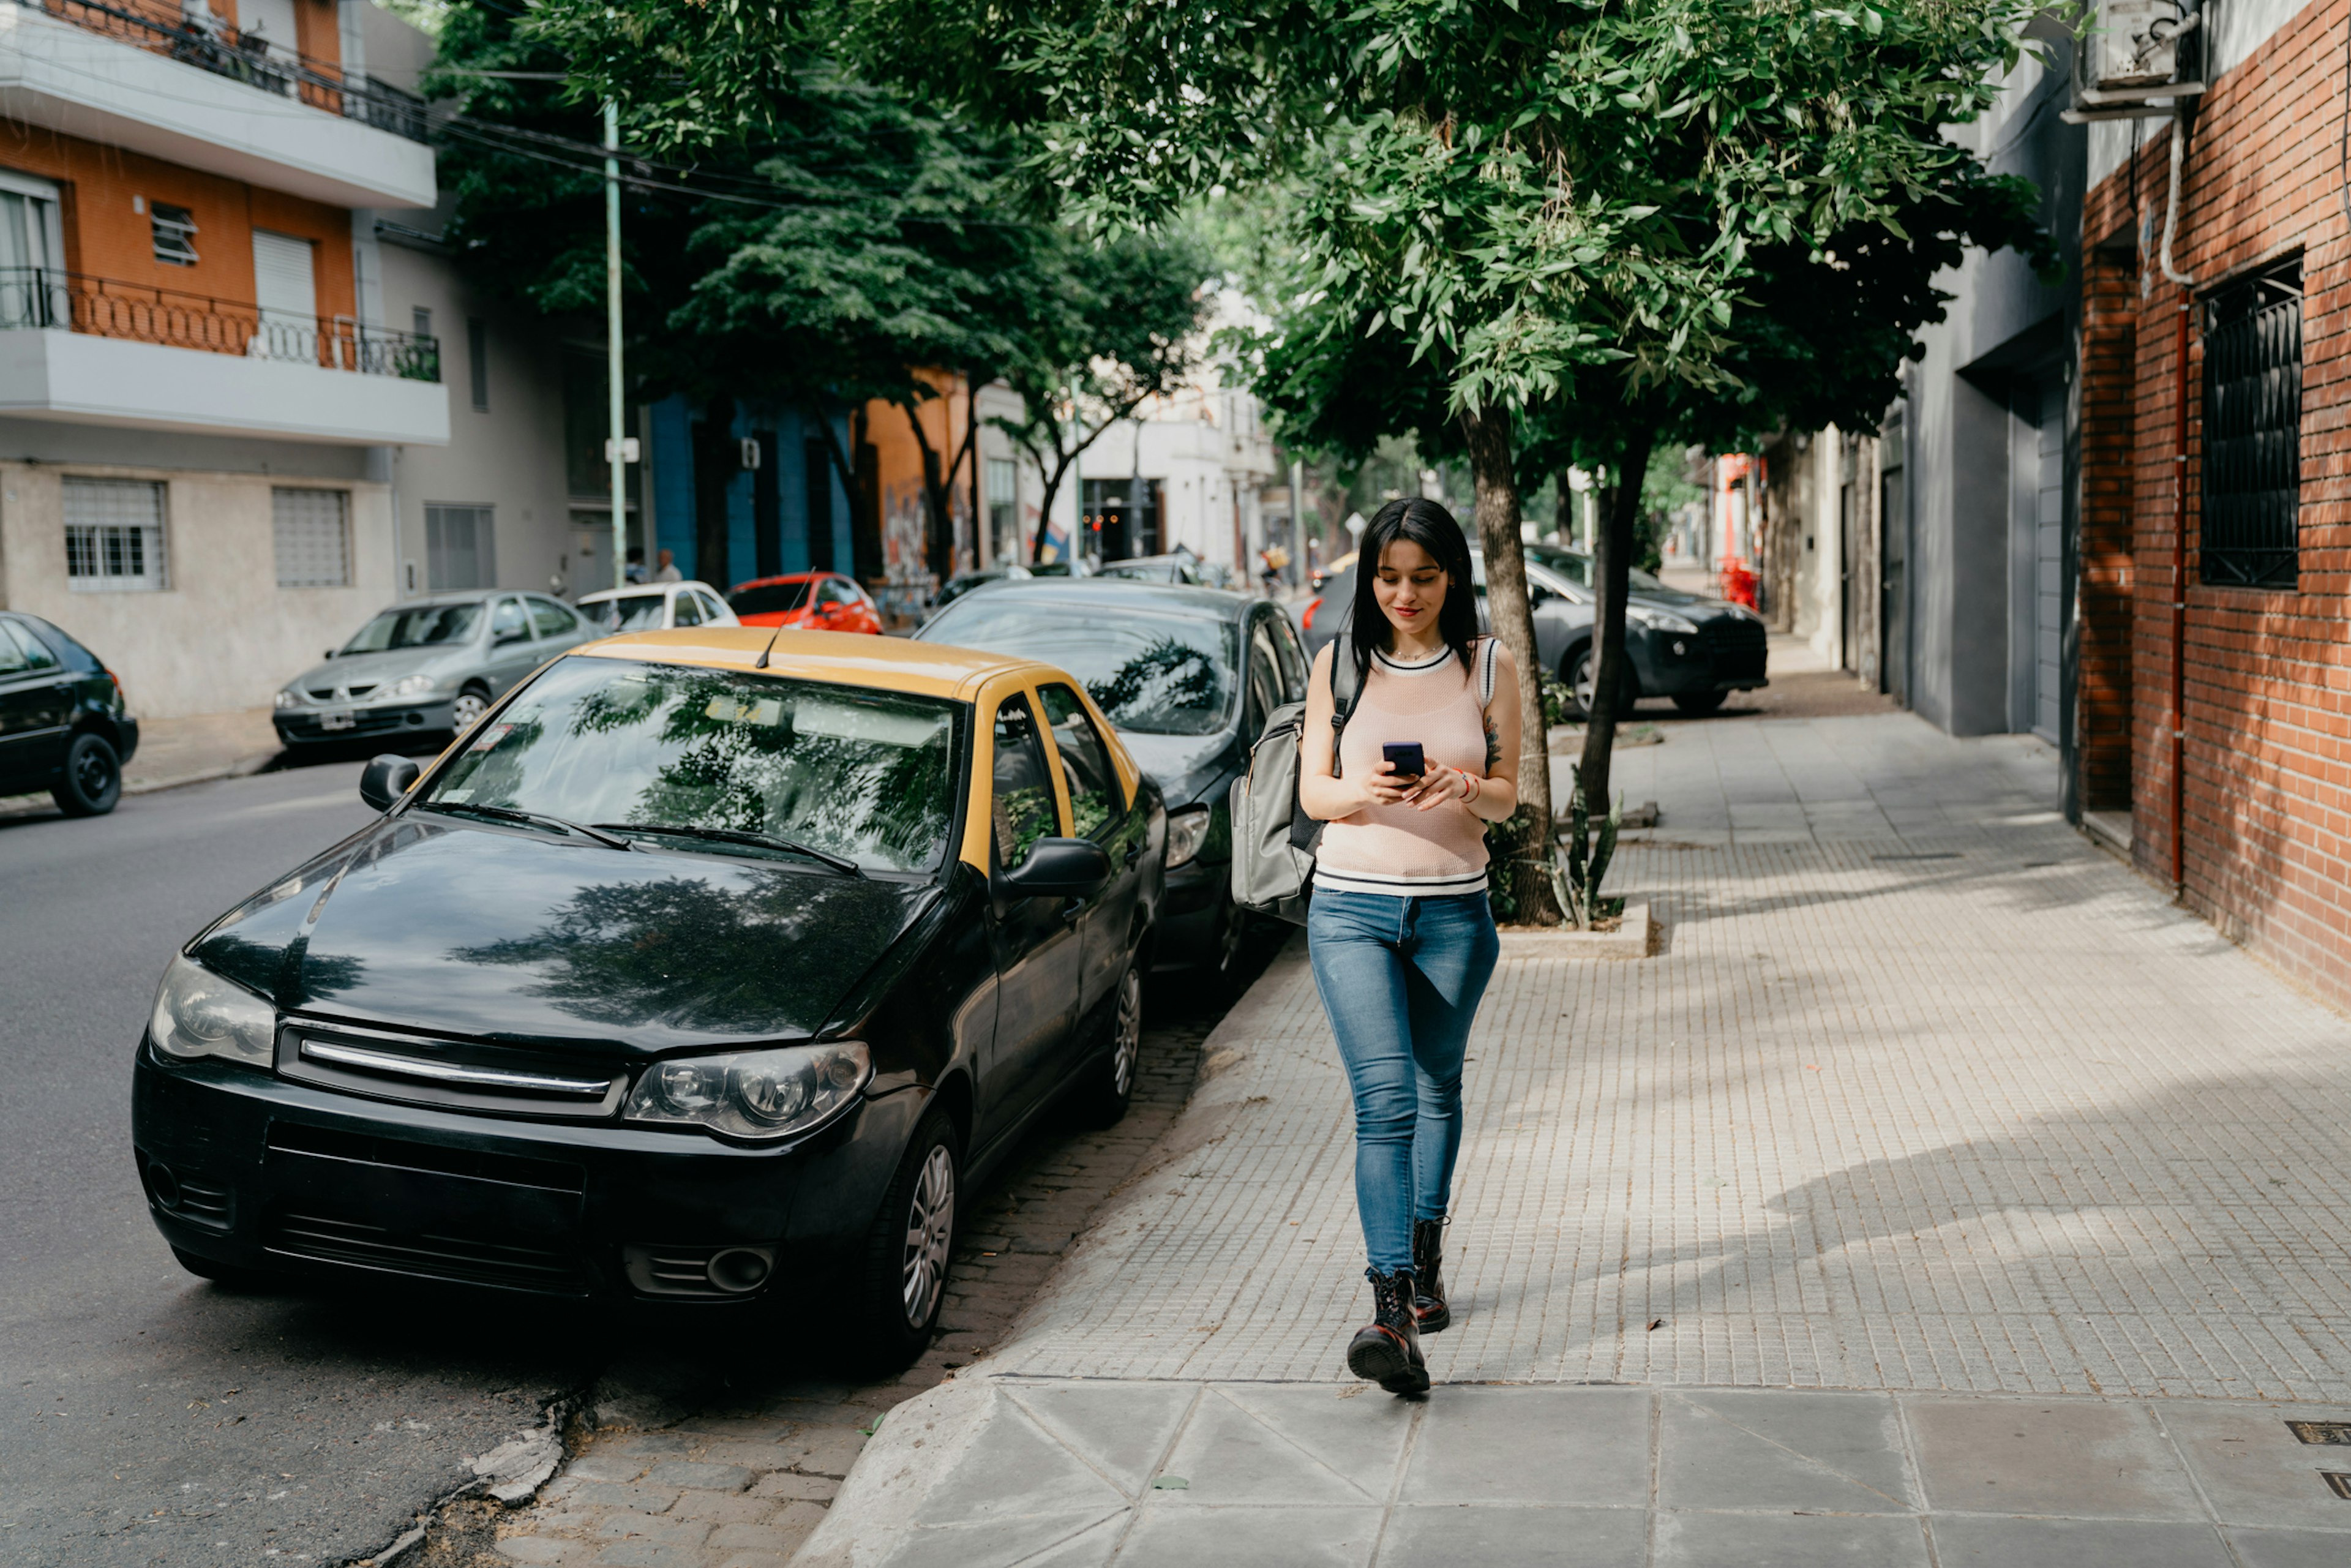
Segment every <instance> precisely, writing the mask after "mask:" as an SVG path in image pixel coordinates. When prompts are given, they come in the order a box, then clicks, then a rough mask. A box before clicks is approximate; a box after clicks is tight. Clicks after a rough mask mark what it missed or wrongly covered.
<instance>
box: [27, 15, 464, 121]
mask: <svg viewBox="0 0 2351 1568" xmlns="http://www.w3.org/2000/svg"><path fill="white" fill-rule="evenodd" d="M16 3H17V4H18V5H22V6H23V7H24V8H25V9H26V10H28V11H38V12H41V13H42V14H44V15H45V16H54V17H56V18H57V20H58V21H60V22H68V23H71V24H72V25H73V26H77V27H80V28H84V29H86V30H88V31H89V32H93V33H101V34H104V35H105V36H106V37H110V38H120V39H121V40H122V41H123V42H124V43H127V44H130V45H131V46H132V47H136V48H141V49H145V50H146V51H148V52H149V53H150V54H157V55H164V56H167V57H170V58H172V59H175V60H179V61H181V62H183V63H184V64H187V65H192V66H194V67H195V68H197V69H199V70H205V71H210V72H212V74H213V75H214V76H221V77H227V78H230V79H231V80H232V81H241V82H243V83H245V84H246V86H247V87H251V88H254V89H258V90H260V91H262V92H266V93H271V94H274V95H275V96H277V97H279V98H292V99H300V100H301V101H302V102H304V103H307V104H308V105H309V106H310V107H311V108H313V109H319V110H325V111H326V112H327V113H329V114H340V115H341V116H342V117H343V118H344V119H346V120H359V121H360V122H361V123H362V124H366V125H371V126H373V127H375V129H377V130H378V131H391V132H392V134H393V135H395V136H404V137H406V138H407V139H408V140H409V141H425V140H427V137H426V124H425V110H424V100H423V99H421V98H418V97H417V96H416V95H415V94H413V93H407V92H402V91H401V90H400V89H398V88H395V87H387V86H385V85H384V84H383V83H381V82H380V81H370V80H369V79H368V78H365V77H362V76H358V75H355V74H352V73H350V72H347V71H345V70H344V69H343V68H342V67H341V66H340V65H338V64H337V63H335V62H334V61H332V60H319V59H312V58H311V57H308V56H307V55H298V54H296V53H294V52H293V50H292V48H291V47H290V46H287V45H281V43H280V41H278V40H275V39H265V38H264V37H261V35H259V34H258V33H241V32H239V31H237V30H236V29H235V28H234V27H213V26H206V25H204V24H203V23H200V22H196V21H193V20H191V19H190V18H188V17H187V16H184V15H183V14H182V12H181V11H180V8H179V6H178V5H177V4H176V3H174V4H172V5H168V6H167V5H160V4H157V5H142V4H141V0H126V4H124V5H106V4H104V3H103V0H16Z"/></svg>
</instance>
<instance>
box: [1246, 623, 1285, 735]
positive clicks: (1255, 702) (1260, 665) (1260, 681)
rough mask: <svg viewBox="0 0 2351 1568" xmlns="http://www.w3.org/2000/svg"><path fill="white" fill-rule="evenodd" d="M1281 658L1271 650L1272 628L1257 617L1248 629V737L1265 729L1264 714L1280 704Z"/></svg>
mask: <svg viewBox="0 0 2351 1568" xmlns="http://www.w3.org/2000/svg"><path fill="white" fill-rule="evenodd" d="M1281 694H1282V685H1281V658H1280V655H1279V654H1277V653H1275V652H1274V651H1273V632H1272V631H1271V629H1270V628H1269V627H1268V626H1267V624H1266V623H1265V622H1263V621H1262V620H1260V621H1259V622H1258V623H1257V625H1256V627H1255V628H1254V629H1253V630H1251V632H1249V737H1248V738H1249V739H1250V740H1251V741H1254V740H1255V739H1256V738H1257V737H1258V734H1259V732H1260V731H1261V730H1263V729H1264V728H1265V719H1266V716H1267V715H1268V714H1270V713H1271V712H1272V711H1273V710H1274V709H1276V708H1278V707H1280V706H1281Z"/></svg>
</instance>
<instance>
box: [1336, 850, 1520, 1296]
mask: <svg viewBox="0 0 2351 1568" xmlns="http://www.w3.org/2000/svg"><path fill="white" fill-rule="evenodd" d="M1306 943H1307V954H1308V956H1309V957H1310V958H1311V960H1312V962H1313V965H1314V986H1315V988H1316V989H1317V990H1319V991H1321V992H1322V1010H1323V1011H1324V1012H1326V1013H1328V1014H1329V1015H1330V1017H1331V1031H1332V1033H1333V1034H1335V1035H1337V1036H1338V1037H1339V1060H1340V1061H1343V1062H1344V1063H1345V1064H1346V1068H1347V1082H1348V1086H1349V1087H1350V1088H1352V1089H1353V1091H1354V1095H1355V1211H1356V1213H1357V1215H1358V1216H1359V1217H1360V1218H1362V1220H1363V1222H1364V1246H1365V1247H1366V1249H1368V1250H1369V1251H1370V1253H1371V1264H1372V1267H1373V1268H1374V1269H1376V1270H1379V1271H1380V1272H1381V1273H1383V1274H1392V1273H1394V1272H1395V1270H1398V1269H1409V1268H1411V1267H1412V1222H1413V1221H1414V1220H1416V1219H1440V1218H1444V1215H1445V1205H1446V1199H1447V1197H1449V1196H1450V1195H1451V1193H1452V1190H1453V1161H1454V1157H1455V1156H1456V1155H1458V1154H1459V1153H1460V1152H1461V1056H1462V1052H1463V1051H1465V1050H1467V1049H1468V1044H1469V1025H1470V1023H1471V1022H1472V1021H1473V1020H1474V1019H1476V1018H1477V1016H1478V1002H1479V998H1482V997H1483V996H1484V995H1485V994H1486V982H1487V981H1488V980H1489V979H1491V978H1492V977H1493V974H1494V960H1495V959H1496V958H1497V957H1498V956H1499V955H1500V952H1501V946H1502V944H1501V938H1500V937H1499V936H1496V935H1495V932H1494V915H1493V911H1492V909H1491V908H1490V907H1489V905H1488V904H1487V902H1486V895H1485V894H1482V893H1469V894H1455V895H1453V896H1450V897H1446V898H1390V897H1385V896H1383V895H1382V894H1372V893H1333V892H1325V891H1322V890H1321V889H1318V890H1316V892H1315V894H1314V902H1313V903H1312V904H1311V905H1309V907H1308V910H1307V916H1306Z"/></svg>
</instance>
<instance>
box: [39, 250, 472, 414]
mask: <svg viewBox="0 0 2351 1568" xmlns="http://www.w3.org/2000/svg"><path fill="white" fill-rule="evenodd" d="M0 415H14V416H15V417H16V418H19V419H50V420H60V421H65V422H68V423H80V424H110V425H120V426H125V427H129V428H132V429H140V430H176V431H186V432H190V433H193V434H207V435H259V436H275V437H277V438H279V439H287V440H295V441H320V442H331V443H335V444H343V445H359V446H393V445H423V446H440V445H445V444H447V443H448V440H449V398H448V393H447V392H446V391H445V389H444V388H443V386H442V385H441V348H440V344H439V343H438V341H436V340H434V339H432V338H427V337H421V336H418V335H415V334H413V333H408V332H386V331H381V330H378V329H375V328H372V327H364V326H361V325H360V324H359V323H358V322H355V321H352V320H351V319H349V318H347V317H309V316H289V315H287V314H285V313H283V312H280V311H275V310H270V311H264V310H261V309H258V308H256V307H254V306H251V305H246V304H240V303H237V302H236V301H234V300H220V299H210V298H204V297H203V296H201V295H194V294H180V293H176V292H174V291H173V290H171V289H167V288H154V287H148V286H147V285H144V284H132V283H118V282H113V281H111V280H109V279H106V278H99V277H84V276H82V275H81V274H79V273H71V272H63V271H58V270H57V269H55V268H51V267H0Z"/></svg>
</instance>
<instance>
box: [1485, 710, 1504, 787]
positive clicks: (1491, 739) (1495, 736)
mask: <svg viewBox="0 0 2351 1568" xmlns="http://www.w3.org/2000/svg"><path fill="white" fill-rule="evenodd" d="M1501 759H1502V737H1501V736H1500V734H1499V732H1498V731H1496V729H1495V728H1494V716H1493V715H1491V714H1488V715H1486V771H1487V772H1489V773H1491V772H1493V771H1494V764H1496V763H1497V762H1499V761H1500V760H1501Z"/></svg>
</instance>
